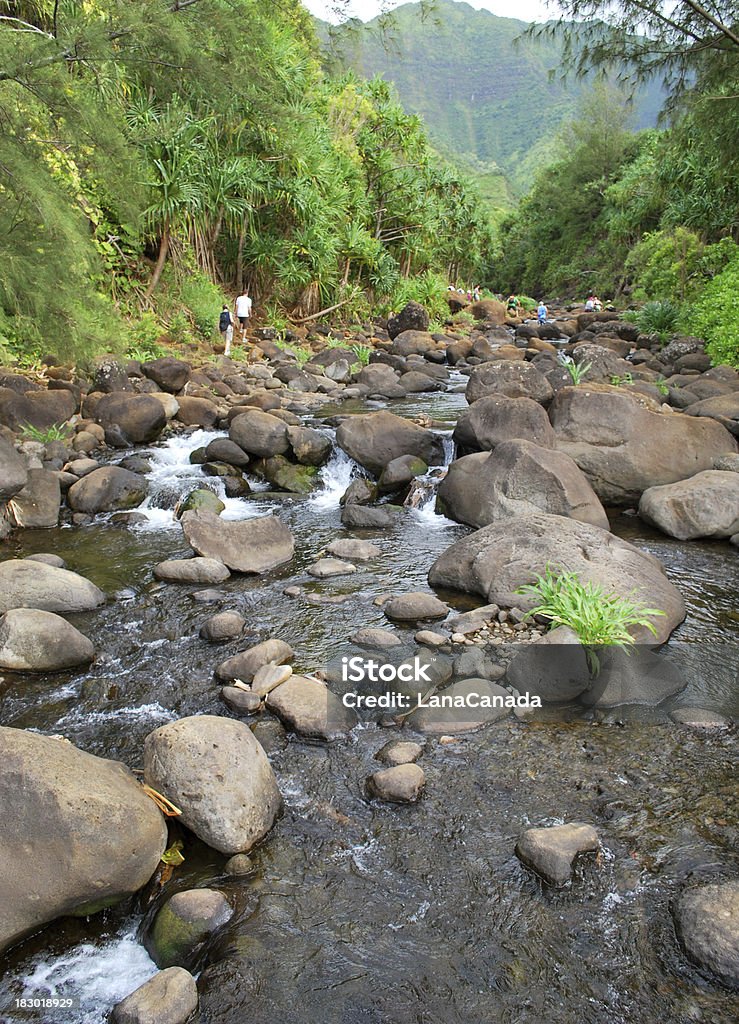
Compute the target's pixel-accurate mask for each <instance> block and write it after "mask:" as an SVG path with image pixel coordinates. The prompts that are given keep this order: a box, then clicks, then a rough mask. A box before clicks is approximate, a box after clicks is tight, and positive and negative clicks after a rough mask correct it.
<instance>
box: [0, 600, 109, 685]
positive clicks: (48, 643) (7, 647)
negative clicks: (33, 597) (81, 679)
mask: <svg viewBox="0 0 739 1024" xmlns="http://www.w3.org/2000/svg"><path fill="white" fill-rule="evenodd" d="M94 656H95V650H94V648H93V646H92V644H91V643H90V641H89V640H88V639H87V637H86V636H83V635H82V633H80V631H79V630H78V629H75V627H74V626H73V625H72V624H71V623H69V622H67V620H66V619H63V618H62V617H61V615H55V614H54V613H53V612H42V611H39V610H38V609H36V608H11V609H10V610H9V611H7V612H5V614H4V615H3V616H2V618H0V669H9V670H11V671H13V672H59V671H61V670H62V669H67V668H76V667H77V666H78V665H87V664H89V663H90V662H91V661H92V659H93V657H94Z"/></svg>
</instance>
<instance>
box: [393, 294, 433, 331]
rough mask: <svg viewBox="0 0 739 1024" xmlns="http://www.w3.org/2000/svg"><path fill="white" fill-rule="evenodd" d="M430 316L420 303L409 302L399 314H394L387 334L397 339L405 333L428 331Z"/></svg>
mask: <svg viewBox="0 0 739 1024" xmlns="http://www.w3.org/2000/svg"><path fill="white" fill-rule="evenodd" d="M428 329H429V315H428V312H427V310H426V309H425V308H424V307H423V306H422V305H421V303H420V302H407V303H406V304H405V306H403V308H402V309H401V311H400V312H399V313H393V314H392V315H391V316H390V317H389V318H388V322H387V333H388V334H389V335H390V337H391V338H393V339H394V338H397V336H398V335H399V334H402V333H403V331H427V330H428Z"/></svg>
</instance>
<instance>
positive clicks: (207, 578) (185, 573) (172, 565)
mask: <svg viewBox="0 0 739 1024" xmlns="http://www.w3.org/2000/svg"><path fill="white" fill-rule="evenodd" d="M154 576H155V577H156V579H158V580H163V581H164V582H165V583H223V582H224V580H227V579H229V577H230V576H231V573H230V572H229V571H228V569H227V568H226V566H225V565H224V564H223V562H219V561H218V560H217V559H216V558H201V557H199V556H197V555H196V556H195V558H168V559H167V560H166V561H164V562H160V563H159V564H158V565H155V566H154Z"/></svg>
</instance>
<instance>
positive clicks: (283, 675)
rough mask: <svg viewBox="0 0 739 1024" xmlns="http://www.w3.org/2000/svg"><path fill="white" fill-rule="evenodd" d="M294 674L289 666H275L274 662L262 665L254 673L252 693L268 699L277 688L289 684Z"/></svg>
mask: <svg viewBox="0 0 739 1024" xmlns="http://www.w3.org/2000/svg"><path fill="white" fill-rule="evenodd" d="M292 674H293V670H292V669H291V668H290V666H289V665H275V664H273V663H272V662H270V663H269V664H268V665H262V667H261V668H258V669H257V671H256V672H255V673H254V678H253V679H252V683H251V688H252V691H253V692H254V693H256V694H257V696H258V697H266V696H267V694H268V693H271V692H272V690H274V689H275V688H276V687H277V686H280V685H281V684H282V683H285V682H287V680H288V679H289V678H290V676H291V675H292Z"/></svg>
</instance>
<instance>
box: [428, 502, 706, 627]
mask: <svg viewBox="0 0 739 1024" xmlns="http://www.w3.org/2000/svg"><path fill="white" fill-rule="evenodd" d="M547 566H549V567H551V569H552V570H553V571H555V572H556V571H557V570H560V571H566V572H574V573H576V574H577V575H578V577H579V578H580V580H581V581H582V582H584V583H587V582H589V581H592V582H594V583H598V584H600V585H601V586H602V587H603V588H604V590H605V591H606V593H614V594H617V595H619V596H620V597H624V598H628V599H629V600H631V601H635V602H637V603H639V604H641V605H643V606H644V607H647V608H655V609H658V610H659V611H662V612H664V614H663V615H655V616H652V617H651V621H652V623H653V624H654V628H655V629H656V633H657V635H656V637H655V636H654V635H653V634H652V633H651V631H649V630H647V629H646V628H643V627H638V628H635V629H634V636H635V638H636V639H637V641H640V642H645V643H649V644H657V643H664V641H665V640H666V639H667V638H668V637H669V635H670V633H672V631H673V630H674V629H675V628H676V627H677V626H678V625H679V624H680V623H681V622H682V621H683V619H684V618H685V614H686V609H685V602H684V600H683V597H682V595H681V593H680V591H679V590H678V589H677V587H675V586H674V585H673V584H672V583H670V581H669V580H668V579H667V576H666V574H665V571H664V569H663V567H662V565H661V563H660V562H659V560H658V559H657V558H655V556H654V555H651V554H649V553H647V552H645V551H640V550H639V549H638V548H636V547H634V546H633V545H632V544H629V543H628V542H627V541H625V540H621V539H620V538H619V537H615V536H614V535H613V534H612V533H607V532H606V531H605V530H601V529H599V528H598V527H597V526H590V525H589V524H587V523H579V522H577V521H576V520H574V519H567V518H565V517H564V516H551V515H546V514H545V513H543V512H538V513H534V514H531V515H526V516H521V517H519V518H518V519H507V520H503V521H502V522H498V523H493V524H492V525H491V526H485V527H483V528H482V529H481V530H476V531H475V533H473V534H471V535H470V536H468V537H463V538H462V539H461V540H459V541H457V542H456V543H455V544H452V545H451V547H449V548H447V550H446V551H445V552H444V553H443V554H442V555H441V556H440V557H439V558H437V559H436V561H435V562H434V564H433V565H432V566H431V570H430V572H429V583H430V584H431V586H432V587H439V588H443V589H451V590H460V591H463V592H465V593H468V594H479V595H480V596H481V597H483V598H484V599H485V600H486V601H489V602H490V603H494V604H497V605H499V606H500V607H502V608H513V607H519V608H522V609H523V610H524V611H527V610H528V609H530V608H531V607H533V604H534V602H533V599H532V598H530V597H524V596H522V595H521V594H519V593H518V590H519V588H520V587H521V586H523V585H524V584H529V583H534V582H535V580H536V577H537V576H538V575H542V576H543V575H544V573H545V572H546V569H547Z"/></svg>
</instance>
